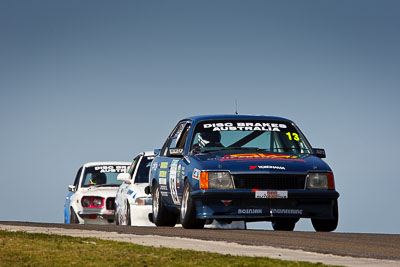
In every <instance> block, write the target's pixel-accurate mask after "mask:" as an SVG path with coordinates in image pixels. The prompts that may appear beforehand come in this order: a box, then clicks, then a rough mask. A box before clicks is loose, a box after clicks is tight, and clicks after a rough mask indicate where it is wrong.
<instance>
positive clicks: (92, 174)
mask: <svg viewBox="0 0 400 267" xmlns="http://www.w3.org/2000/svg"><path fill="white" fill-rule="evenodd" d="M128 168H129V166H126V165H98V166H93V167H87V168H85V173H84V175H83V179H82V184H81V186H82V187H89V186H120V185H121V183H122V182H121V181H118V180H117V176H118V174H119V173H121V172H127V171H128Z"/></svg>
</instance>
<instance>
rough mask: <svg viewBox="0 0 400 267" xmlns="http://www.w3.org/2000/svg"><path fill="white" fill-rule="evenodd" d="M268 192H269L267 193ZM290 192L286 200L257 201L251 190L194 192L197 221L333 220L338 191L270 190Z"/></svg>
mask: <svg viewBox="0 0 400 267" xmlns="http://www.w3.org/2000/svg"><path fill="white" fill-rule="evenodd" d="M264 191H267V190H264ZM269 191H271V192H273V191H281V192H282V191H284V192H287V196H286V197H284V198H256V193H255V191H252V190H250V189H240V190H238V189H235V190H196V191H193V192H192V198H193V200H194V201H195V205H196V211H197V218H199V219H219V220H224V219H225V220H244V221H247V222H250V221H272V220H275V219H280V218H319V219H334V218H335V216H336V215H335V212H334V208H333V207H334V203H335V202H336V201H337V199H338V198H339V193H338V192H337V191H335V190H269Z"/></svg>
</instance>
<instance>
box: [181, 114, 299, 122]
mask: <svg viewBox="0 0 400 267" xmlns="http://www.w3.org/2000/svg"><path fill="white" fill-rule="evenodd" d="M225 119H228V120H229V119H230V120H274V121H286V122H292V121H291V120H289V119H286V118H282V117H276V116H264V115H235V114H221V115H199V116H191V117H187V118H185V119H183V120H191V121H193V122H194V123H196V122H199V121H203V120H225Z"/></svg>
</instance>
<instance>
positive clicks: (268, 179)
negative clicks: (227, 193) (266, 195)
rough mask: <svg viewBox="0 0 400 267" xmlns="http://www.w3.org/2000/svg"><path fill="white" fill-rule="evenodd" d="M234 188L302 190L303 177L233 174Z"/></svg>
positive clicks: (304, 179) (304, 178)
mask: <svg viewBox="0 0 400 267" xmlns="http://www.w3.org/2000/svg"><path fill="white" fill-rule="evenodd" d="M233 180H234V182H235V187H236V188H242V189H304V186H305V181H306V176H305V175H287V174H235V175H233Z"/></svg>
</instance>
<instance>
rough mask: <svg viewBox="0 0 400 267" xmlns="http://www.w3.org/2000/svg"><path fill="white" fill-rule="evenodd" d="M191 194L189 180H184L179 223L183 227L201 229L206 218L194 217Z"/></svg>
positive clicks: (194, 208)
mask: <svg viewBox="0 0 400 267" xmlns="http://www.w3.org/2000/svg"><path fill="white" fill-rule="evenodd" d="M191 194H192V189H191V188H190V184H189V182H188V181H187V180H186V181H185V187H184V189H183V196H182V204H181V212H180V219H181V224H182V226H183V228H186V229H203V228H204V224H205V222H206V220H202V219H197V218H196V206H195V204H194V201H193V199H192V196H191Z"/></svg>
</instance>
